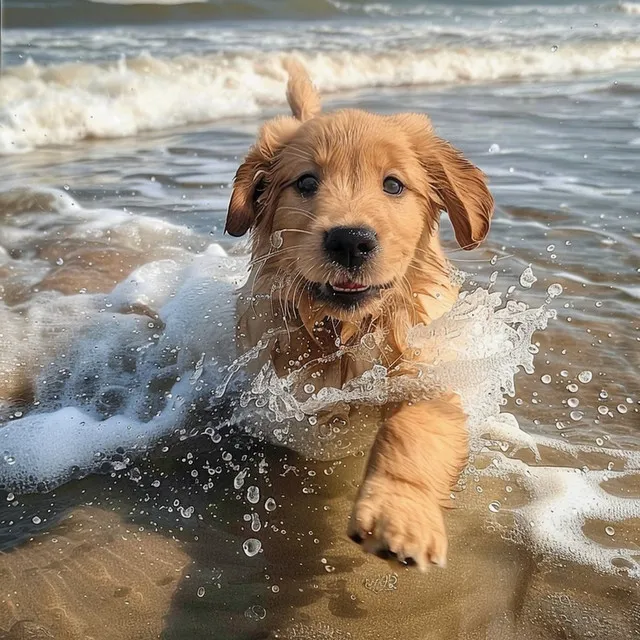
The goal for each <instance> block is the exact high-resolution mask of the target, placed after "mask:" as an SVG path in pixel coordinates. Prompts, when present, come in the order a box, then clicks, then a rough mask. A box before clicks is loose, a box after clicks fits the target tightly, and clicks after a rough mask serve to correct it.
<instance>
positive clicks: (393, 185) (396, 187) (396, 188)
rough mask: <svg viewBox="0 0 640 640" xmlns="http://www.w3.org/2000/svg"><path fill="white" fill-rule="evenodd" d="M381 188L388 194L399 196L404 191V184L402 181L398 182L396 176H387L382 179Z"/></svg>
mask: <svg viewBox="0 0 640 640" xmlns="http://www.w3.org/2000/svg"><path fill="white" fill-rule="evenodd" d="M382 189H383V191H384V192H385V193H388V194H389V195H392V196H399V195H400V194H401V193H402V192H403V191H404V185H403V184H402V182H400V180H398V178H393V177H392V176H389V177H388V178H385V179H384V182H383V183H382Z"/></svg>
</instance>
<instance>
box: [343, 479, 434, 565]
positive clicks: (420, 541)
mask: <svg viewBox="0 0 640 640" xmlns="http://www.w3.org/2000/svg"><path fill="white" fill-rule="evenodd" d="M349 537H350V538H351V539H352V540H353V541H354V542H357V543H358V544H361V545H362V548H363V549H364V551H367V552H369V553H373V554H374V555H377V556H379V557H382V558H397V560H398V561H400V562H405V563H407V564H415V565H417V566H418V568H419V569H420V570H421V571H426V570H427V568H428V567H429V565H431V564H435V565H438V566H440V567H444V566H445V565H446V562H447V560H446V558H447V536H446V533H445V529H444V521H443V518H442V511H441V508H440V505H439V504H438V502H437V501H436V500H435V499H434V498H433V497H432V496H430V495H429V492H428V490H427V489H426V488H422V487H419V486H416V485H413V484H409V483H407V482H404V481H402V480H398V479H395V478H392V477H390V476H387V475H383V474H380V475H379V474H375V473H374V474H372V475H371V476H369V477H368V478H367V479H366V480H365V481H364V484H363V486H362V488H361V490H360V493H359V494H358V498H357V500H356V503H355V505H354V507H353V512H352V514H351V521H350V522H349Z"/></svg>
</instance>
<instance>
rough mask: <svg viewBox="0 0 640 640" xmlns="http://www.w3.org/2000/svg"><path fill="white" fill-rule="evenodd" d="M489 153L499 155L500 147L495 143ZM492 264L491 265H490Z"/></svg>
mask: <svg viewBox="0 0 640 640" xmlns="http://www.w3.org/2000/svg"><path fill="white" fill-rule="evenodd" d="M489 153H500V145H499V144H496V143H495V142H494V143H493V144H492V145H491V146H490V147H489ZM492 264H493V263H492Z"/></svg>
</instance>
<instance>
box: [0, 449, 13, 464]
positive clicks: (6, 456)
mask: <svg viewBox="0 0 640 640" xmlns="http://www.w3.org/2000/svg"><path fill="white" fill-rule="evenodd" d="M3 457H4V461H5V462H6V463H7V464H15V463H16V459H15V458H14V457H13V456H12V455H11V454H10V453H9V452H8V451H5V452H4V456H3Z"/></svg>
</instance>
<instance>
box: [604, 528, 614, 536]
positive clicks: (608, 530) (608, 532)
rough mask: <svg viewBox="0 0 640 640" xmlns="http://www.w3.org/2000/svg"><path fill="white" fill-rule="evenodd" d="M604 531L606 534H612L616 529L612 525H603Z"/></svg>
mask: <svg viewBox="0 0 640 640" xmlns="http://www.w3.org/2000/svg"><path fill="white" fill-rule="evenodd" d="M604 532H605V533H606V534H607V535H608V536H612V535H613V534H614V533H615V532H616V530H615V529H614V528H613V527H605V528H604Z"/></svg>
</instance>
